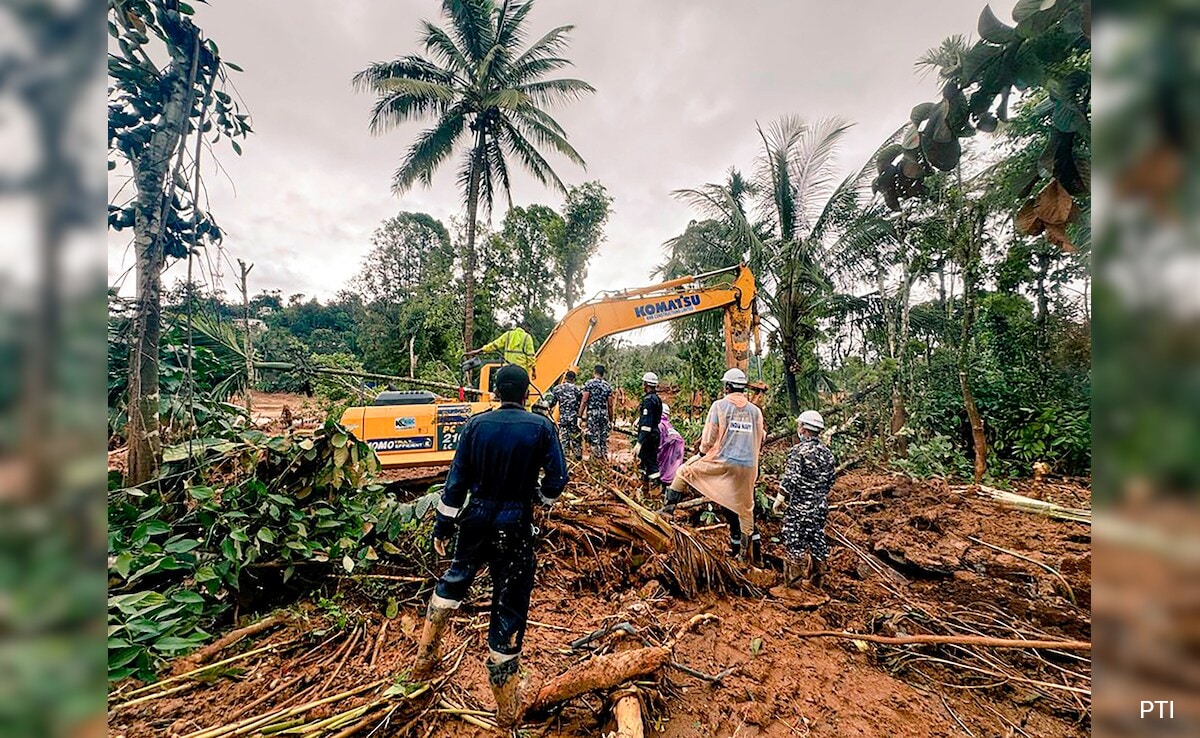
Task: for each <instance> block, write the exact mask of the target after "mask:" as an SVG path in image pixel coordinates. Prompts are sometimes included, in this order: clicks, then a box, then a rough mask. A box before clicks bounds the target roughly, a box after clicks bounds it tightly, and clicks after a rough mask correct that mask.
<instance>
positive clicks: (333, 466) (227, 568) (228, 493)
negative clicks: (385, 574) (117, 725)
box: [108, 422, 428, 679]
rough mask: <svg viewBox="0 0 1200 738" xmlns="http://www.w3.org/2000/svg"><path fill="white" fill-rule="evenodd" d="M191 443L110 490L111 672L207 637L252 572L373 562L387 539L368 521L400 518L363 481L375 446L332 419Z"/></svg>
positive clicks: (290, 572) (130, 671) (146, 673)
mask: <svg viewBox="0 0 1200 738" xmlns="http://www.w3.org/2000/svg"><path fill="white" fill-rule="evenodd" d="M195 446H196V450H195V456H194V457H193V459H191V460H189V459H188V458H187V456H186V451H185V452H184V453H183V454H175V453H173V449H167V450H166V452H165V453H164V460H165V462H166V464H165V466H164V470H163V476H162V477H161V478H160V479H159V480H157V481H155V482H151V483H150V484H148V485H145V486H143V487H142V488H129V489H118V490H115V491H113V492H111V493H110V494H109V534H108V552H109V562H110V563H109V583H110V598H109V647H110V663H109V669H110V672H109V676H110V679H120V678H123V677H125V676H130V675H133V676H137V677H138V678H139V679H149V678H151V677H152V676H153V673H154V670H155V669H156V668H157V666H158V665H159V664H160V663H161V660H162V659H164V658H168V657H170V656H173V655H177V654H178V653H180V652H183V651H186V650H189V649H191V648H193V647H195V646H196V645H198V644H199V643H201V642H203V641H204V640H205V639H207V638H208V632H207V628H208V627H209V626H211V625H212V624H213V623H215V622H216V620H217V618H219V617H220V616H221V615H222V614H224V613H225V612H226V611H227V610H228V607H229V604H230V602H231V600H232V599H235V598H236V597H237V596H238V593H239V592H240V590H241V589H242V588H243V585H244V583H245V577H246V576H247V573H248V572H261V571H278V572H281V576H282V581H283V582H284V583H286V582H287V581H288V580H290V579H291V578H292V577H293V576H294V575H295V573H296V571H297V567H298V566H301V565H305V564H322V563H328V564H329V565H330V566H331V567H336V568H338V569H341V570H344V571H346V572H351V571H357V570H359V569H361V568H362V567H365V566H369V564H370V562H372V561H375V560H377V559H378V558H379V554H378V552H377V550H376V548H375V547H376V546H377V545H378V546H381V547H383V545H384V544H385V543H387V544H388V545H391V544H390V543H389V542H388V541H387V538H386V537H385V536H384V535H381V534H380V533H379V532H377V531H376V526H377V525H378V524H379V522H380V520H381V519H383V520H392V519H395V518H397V517H398V516H400V515H402V514H401V513H398V512H396V511H395V509H394V508H395V507H396V505H397V503H394V502H393V501H390V500H389V499H388V498H387V497H386V496H385V495H384V493H383V488H382V487H381V486H378V485H370V484H367V475H368V474H370V473H373V472H374V470H375V469H376V468H377V460H376V458H375V455H374V452H372V451H371V449H370V447H368V446H367V445H366V444H364V443H361V442H358V441H355V440H354V438H353V436H352V435H350V434H349V433H348V432H347V431H346V430H345V429H343V428H342V427H340V426H339V425H337V424H336V423H332V422H330V423H327V424H326V425H325V426H324V427H323V428H321V429H319V430H318V431H316V432H315V433H314V434H312V435H311V436H304V437H301V436H278V437H273V438H267V437H266V436H264V435H263V434H262V433H259V432H257V431H245V432H242V433H240V434H233V433H230V434H227V435H226V436H225V437H224V438H214V439H210V440H208V441H205V440H203V439H198V440H197V441H196V442H195ZM179 450H183V449H179ZM185 480H186V481H185ZM401 507H403V506H401ZM427 508H428V505H426V509H427ZM411 517H413V516H412V515H411V514H410V518H411ZM388 529H392V528H391V527H390V526H384V530H388ZM385 551H386V549H385Z"/></svg>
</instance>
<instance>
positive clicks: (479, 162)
mask: <svg viewBox="0 0 1200 738" xmlns="http://www.w3.org/2000/svg"><path fill="white" fill-rule="evenodd" d="M475 125H476V126H478V130H477V131H476V133H475V147H474V148H473V149H472V150H471V175H470V177H469V178H468V180H467V246H466V251H465V253H464V254H463V312H464V313H466V315H465V316H464V317H463V351H464V352H466V351H470V350H471V349H473V348H475V219H476V217H477V216H478V213H479V168H480V167H481V166H483V143H484V123H483V121H481V120H479V119H476V121H475Z"/></svg>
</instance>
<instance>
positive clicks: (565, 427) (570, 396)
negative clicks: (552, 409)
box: [550, 382, 583, 459]
mask: <svg viewBox="0 0 1200 738" xmlns="http://www.w3.org/2000/svg"><path fill="white" fill-rule="evenodd" d="M550 392H551V393H552V394H553V395H554V399H555V401H556V402H557V403H558V435H559V439H560V440H561V441H562V445H563V452H564V453H566V454H567V455H568V456H570V457H571V458H573V459H579V458H582V457H583V443H582V441H581V439H580V437H579V436H580V434H579V403H580V401H582V400H583V390H581V389H579V386H578V385H576V384H575V383H574V382H563V383H562V384H560V385H558V386H557V387H555V388H554V389H552V390H550Z"/></svg>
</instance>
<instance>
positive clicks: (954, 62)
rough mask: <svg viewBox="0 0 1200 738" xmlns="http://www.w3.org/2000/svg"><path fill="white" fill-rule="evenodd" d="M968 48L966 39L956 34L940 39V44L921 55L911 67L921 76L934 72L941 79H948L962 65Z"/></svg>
mask: <svg viewBox="0 0 1200 738" xmlns="http://www.w3.org/2000/svg"><path fill="white" fill-rule="evenodd" d="M968 48H970V44H969V42H968V41H967V37H966V36H964V35H962V34H961V33H956V34H954V35H953V36H948V37H946V38H944V39H942V42H941V43H940V44H938V45H937V46H935V47H933V48H932V49H928V50H927V51H926V52H925V53H924V54H921V56H920V57H918V58H917V61H916V62H914V63H913V66H914V67H916V69H917V71H918V72H920V73H921V76H926V75H928V74H929V73H930V72H933V71H936V72H937V73H938V77H940V78H941V79H949V78H950V77H952V76H953V70H954V69H955V67H958V66H959V65H960V64H962V59H963V57H964V56H966V53H967V49H968Z"/></svg>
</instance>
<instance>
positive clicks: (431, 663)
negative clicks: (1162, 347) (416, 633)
mask: <svg viewBox="0 0 1200 738" xmlns="http://www.w3.org/2000/svg"><path fill="white" fill-rule="evenodd" d="M452 612H454V609H453V608H449V607H434V605H433V603H430V604H429V609H428V610H427V611H426V613H425V628H424V629H423V630H422V631H421V642H420V643H418V644H417V659H416V661H414V662H413V667H412V672H411V676H412V678H413V679H414V680H415V681H422V680H425V679H428V678H429V677H430V676H431V675H432V674H433V670H434V669H435V668H436V667H437V664H438V658H439V656H438V647H439V646H440V645H441V640H442V633H443V632H444V631H445V630H446V623H449V622H450V613H452Z"/></svg>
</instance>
